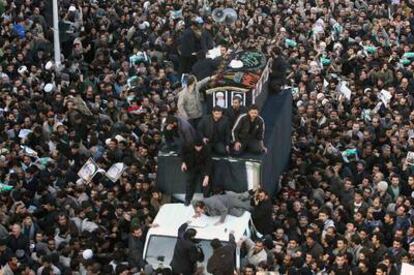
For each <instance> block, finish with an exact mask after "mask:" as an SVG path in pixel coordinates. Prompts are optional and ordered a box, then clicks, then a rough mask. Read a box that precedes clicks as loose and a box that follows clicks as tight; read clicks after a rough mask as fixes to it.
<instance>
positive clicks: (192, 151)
mask: <svg viewBox="0 0 414 275" xmlns="http://www.w3.org/2000/svg"><path fill="white" fill-rule="evenodd" d="M181 157H182V164H181V171H183V172H184V173H186V176H187V182H186V187H185V205H190V203H191V200H192V199H193V195H194V192H195V189H196V186H197V184H199V183H200V182H201V183H202V189H203V195H204V197H207V196H208V194H209V180H210V175H211V169H212V159H211V154H210V152H209V150H208V149H207V148H206V146H204V143H203V140H202V139H201V138H197V139H196V140H195V142H194V145H189V146H186V147H185V148H184V150H183V152H182V154H181Z"/></svg>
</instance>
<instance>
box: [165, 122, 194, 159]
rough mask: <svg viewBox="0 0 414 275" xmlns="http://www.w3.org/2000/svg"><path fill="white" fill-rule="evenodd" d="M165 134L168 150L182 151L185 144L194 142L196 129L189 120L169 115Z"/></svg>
mask: <svg viewBox="0 0 414 275" xmlns="http://www.w3.org/2000/svg"><path fill="white" fill-rule="evenodd" d="M163 134H164V137H165V143H166V145H167V149H168V150H177V151H182V150H183V148H184V146H185V145H190V144H192V143H193V142H194V138H195V135H196V131H195V130H194V128H193V126H191V124H190V123H189V122H188V121H187V120H185V119H182V118H179V117H175V116H169V117H167V119H166V121H165V127H164V132H163Z"/></svg>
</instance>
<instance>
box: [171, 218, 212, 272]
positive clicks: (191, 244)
mask: <svg viewBox="0 0 414 275" xmlns="http://www.w3.org/2000/svg"><path fill="white" fill-rule="evenodd" d="M187 227H188V223H184V224H182V225H181V226H180V228H178V238H177V243H176V244H175V248H174V254H173V258H172V260H171V263H170V265H171V268H172V272H173V274H177V275H178V274H182V275H187V274H194V272H195V271H196V268H197V265H196V264H197V261H202V260H203V259H202V258H203V256H204V255H203V253H200V251H199V250H198V248H197V246H196V243H195V241H194V238H195V236H196V234H197V231H196V230H195V229H193V228H190V229H188V230H186V229H187Z"/></svg>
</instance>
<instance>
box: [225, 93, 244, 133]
mask: <svg viewBox="0 0 414 275" xmlns="http://www.w3.org/2000/svg"><path fill="white" fill-rule="evenodd" d="M245 113H247V108H246V106H243V105H242V100H241V98H240V97H238V96H236V97H234V98H233V102H232V103H231V107H230V108H228V109H226V116H227V117H228V118H229V122H230V127H233V125H234V123H235V122H236V120H237V119H238V118H239V116H240V115H242V114H245Z"/></svg>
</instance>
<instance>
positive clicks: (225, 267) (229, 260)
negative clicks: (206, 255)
mask: <svg viewBox="0 0 414 275" xmlns="http://www.w3.org/2000/svg"><path fill="white" fill-rule="evenodd" d="M210 245H211V247H212V248H213V255H211V257H210V259H208V262H207V272H209V273H211V274H213V275H233V274H234V270H235V267H236V263H235V261H234V255H235V252H236V247H237V245H236V241H235V238H234V235H233V233H232V232H230V234H229V243H228V244H226V245H222V244H221V242H220V240H219V239H213V240H212V241H211V243H210Z"/></svg>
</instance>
